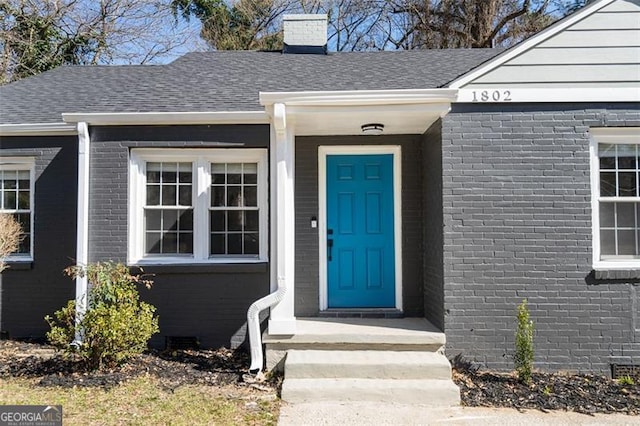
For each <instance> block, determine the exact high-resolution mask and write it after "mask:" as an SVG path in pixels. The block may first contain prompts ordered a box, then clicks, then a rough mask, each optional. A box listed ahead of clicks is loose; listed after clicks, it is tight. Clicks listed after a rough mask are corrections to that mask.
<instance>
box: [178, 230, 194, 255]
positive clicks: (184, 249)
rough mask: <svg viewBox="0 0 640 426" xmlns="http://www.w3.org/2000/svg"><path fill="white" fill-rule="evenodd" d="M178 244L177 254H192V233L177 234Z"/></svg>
mask: <svg viewBox="0 0 640 426" xmlns="http://www.w3.org/2000/svg"><path fill="white" fill-rule="evenodd" d="M178 238H179V240H180V241H179V244H178V253H186V254H191V253H193V233H191V232H180V233H179V234H178Z"/></svg>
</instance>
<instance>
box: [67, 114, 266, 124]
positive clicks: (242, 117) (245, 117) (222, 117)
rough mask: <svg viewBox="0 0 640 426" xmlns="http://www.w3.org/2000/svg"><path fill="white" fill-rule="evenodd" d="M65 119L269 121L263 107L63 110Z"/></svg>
mask: <svg viewBox="0 0 640 426" xmlns="http://www.w3.org/2000/svg"><path fill="white" fill-rule="evenodd" d="M62 119H63V120H64V121H65V122H67V123H78V122H86V123H88V124H91V125H94V126H118V125H179V124H268V123H269V116H268V115H267V114H266V113H265V112H264V111H193V112H108V113H64V114H62Z"/></svg>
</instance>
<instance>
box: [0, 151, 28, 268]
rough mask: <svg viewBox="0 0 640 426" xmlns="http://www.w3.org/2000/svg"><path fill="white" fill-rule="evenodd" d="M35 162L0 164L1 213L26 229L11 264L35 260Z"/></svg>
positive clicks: (18, 160) (15, 160)
mask: <svg viewBox="0 0 640 426" xmlns="http://www.w3.org/2000/svg"><path fill="white" fill-rule="evenodd" d="M34 182H35V159H33V158H24V157H17V158H7V157H4V158H2V159H1V160H0V213H4V214H11V215H13V217H15V219H16V220H17V221H18V223H19V224H20V226H21V228H22V241H21V242H20V246H19V247H18V250H17V251H16V252H15V253H13V254H11V255H10V256H9V259H8V260H9V261H11V260H14V261H29V260H33V216H34V214H33V212H34V202H33V200H34Z"/></svg>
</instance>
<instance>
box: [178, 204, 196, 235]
mask: <svg viewBox="0 0 640 426" xmlns="http://www.w3.org/2000/svg"><path fill="white" fill-rule="evenodd" d="M179 226H180V228H179V229H180V231H193V210H192V209H189V210H181V213H180V223H179Z"/></svg>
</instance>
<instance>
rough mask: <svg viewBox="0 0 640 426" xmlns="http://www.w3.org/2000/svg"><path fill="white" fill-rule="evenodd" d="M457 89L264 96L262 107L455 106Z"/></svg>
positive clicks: (272, 93)
mask: <svg viewBox="0 0 640 426" xmlns="http://www.w3.org/2000/svg"><path fill="white" fill-rule="evenodd" d="M456 94H457V90H453V89H401V90H344V91H318V92H314V91H310V92H260V104H261V105H265V106H267V107H268V106H271V105H273V104H276V103H282V104H285V105H287V106H294V105H300V106H303V105H304V106H328V107H329V106H350V105H401V104H423V103H437V102H453V101H454V100H455V99H456Z"/></svg>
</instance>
